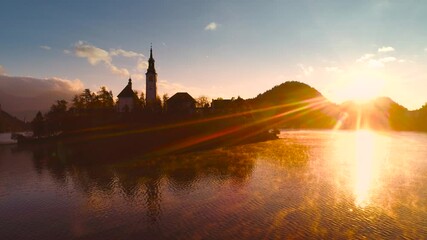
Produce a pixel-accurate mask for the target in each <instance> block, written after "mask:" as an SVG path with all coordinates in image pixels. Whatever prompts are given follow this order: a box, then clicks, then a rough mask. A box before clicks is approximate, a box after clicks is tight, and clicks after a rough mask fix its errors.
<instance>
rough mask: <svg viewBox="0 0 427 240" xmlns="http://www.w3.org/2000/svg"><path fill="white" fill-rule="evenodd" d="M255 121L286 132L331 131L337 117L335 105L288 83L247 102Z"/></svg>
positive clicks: (312, 91) (313, 91)
mask: <svg viewBox="0 0 427 240" xmlns="http://www.w3.org/2000/svg"><path fill="white" fill-rule="evenodd" d="M247 101H248V104H249V105H250V106H251V108H252V109H256V114H255V116H256V118H257V119H260V120H261V119H262V120H261V121H265V122H266V123H267V124H273V125H276V126H278V127H285V128H332V127H333V126H334V125H335V123H336V120H337V118H338V115H339V108H338V106H337V105H335V104H333V103H331V102H330V101H329V100H327V99H326V98H325V97H324V96H323V95H322V94H321V93H320V92H319V91H317V90H316V89H314V88H312V87H310V86H309V85H307V84H305V83H301V82H296V81H290V82H285V83H282V84H280V85H278V86H275V87H273V88H272V89H270V90H268V91H266V92H264V93H262V94H259V95H258V96H257V97H255V98H253V99H248V100H247Z"/></svg>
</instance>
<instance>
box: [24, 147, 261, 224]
mask: <svg viewBox="0 0 427 240" xmlns="http://www.w3.org/2000/svg"><path fill="white" fill-rule="evenodd" d="M32 151H33V164H34V168H35V169H36V171H37V172H38V173H41V172H42V171H44V170H46V171H48V172H49V174H50V175H51V177H52V179H54V180H55V182H57V183H58V184H60V185H65V184H67V182H69V181H67V180H71V182H72V183H73V184H74V186H73V187H74V188H77V189H78V190H79V191H81V192H83V193H85V194H86V195H92V193H94V192H102V193H103V194H106V195H107V196H111V195H113V194H114V193H115V192H117V190H119V193H122V194H123V196H124V197H125V198H126V200H127V201H133V202H135V203H138V202H140V201H141V200H142V201H143V202H144V206H145V207H146V209H147V215H148V216H147V217H148V221H149V222H150V223H154V222H156V220H157V218H158V217H159V215H160V212H161V206H160V202H161V194H162V183H167V184H168V185H169V188H168V189H169V190H171V191H172V192H173V193H178V192H181V191H192V190H194V189H196V188H197V182H200V181H204V180H207V181H215V182H216V183H221V182H224V181H227V180H232V182H237V183H245V182H246V180H247V179H248V178H249V177H250V175H251V172H252V170H253V168H254V156H255V155H254V154H250V153H248V152H246V151H244V149H241V148H240V147H234V148H230V149H217V150H211V151H206V152H194V153H188V154H183V155H169V156H162V157H154V158H150V159H146V158H139V157H138V156H133V157H128V156H127V157H125V159H121V158H118V157H117V156H107V155H106V154H103V152H102V151H97V150H96V149H93V150H92V151H90V152H87V151H85V154H80V153H82V151H80V150H79V149H75V147H70V146H63V145H57V146H49V147H39V148H34V149H32ZM112 158H114V159H112ZM100 159H102V161H103V162H105V163H100V162H101V161H100ZM163 179H164V180H165V181H163Z"/></svg>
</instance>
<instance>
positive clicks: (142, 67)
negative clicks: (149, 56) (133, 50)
mask: <svg viewBox="0 0 427 240" xmlns="http://www.w3.org/2000/svg"><path fill="white" fill-rule="evenodd" d="M147 67H148V63H147V61H145V60H144V59H138V63H137V64H136V69H137V70H138V71H140V72H142V71H145V70H146V69H147Z"/></svg>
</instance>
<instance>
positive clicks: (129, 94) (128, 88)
mask: <svg viewBox="0 0 427 240" xmlns="http://www.w3.org/2000/svg"><path fill="white" fill-rule="evenodd" d="M134 96H135V93H134V92H133V90H132V79H130V78H129V83H128V85H126V87H125V88H123V90H122V91H121V92H120V93H119V95H117V97H118V98H128V97H134Z"/></svg>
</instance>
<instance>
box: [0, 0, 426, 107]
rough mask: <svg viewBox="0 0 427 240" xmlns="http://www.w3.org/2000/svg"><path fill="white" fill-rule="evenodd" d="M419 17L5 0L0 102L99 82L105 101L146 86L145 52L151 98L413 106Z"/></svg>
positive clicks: (412, 6)
mask: <svg viewBox="0 0 427 240" xmlns="http://www.w3.org/2000/svg"><path fill="white" fill-rule="evenodd" d="M426 12H427V2H426V1H411V0H408V1H387V0H378V1H364V0H361V1H342V0H340V1H314V0H312V1H303V0H302V1H279V0H266V1H239V0H234V1H223V0H217V1H204V0H183V1H174V0H171V1H161V0H159V1H139V0H138V1H137V0H135V1H133V0H124V1H111V0H87V1H84V0H75V1H62V0H60V1H57V0H55V1H20V0H4V1H2V4H1V8H0V25H1V28H0V29H1V30H0V104H2V107H3V108H5V109H6V108H8V107H9V108H12V105H11V103H10V102H11V99H15V98H16V99H20V100H22V105H27V104H25V99H27V100H28V99H29V98H31V99H32V100H31V101H32V102H37V101H39V100H38V99H40V98H41V96H50V97H52V96H55V97H57V95H58V94H59V93H61V94H63V96H64V97H66V98H70V96H72V95H73V94H75V93H78V92H80V91H82V90H83V89H84V88H89V89H91V90H92V91H97V90H98V89H99V88H100V87H101V86H107V87H108V88H109V89H111V90H112V91H113V94H114V96H116V95H117V94H118V93H119V92H120V91H121V90H122V89H123V87H124V86H125V85H126V84H127V81H128V78H129V76H131V77H132V79H133V87H134V89H136V90H139V91H141V90H145V72H146V67H147V56H148V55H149V50H150V45H151V44H152V47H153V54H154V58H155V60H156V70H157V73H158V81H159V82H158V88H159V89H158V90H159V94H160V95H162V94H164V93H167V94H168V95H169V96H171V95H173V94H174V93H176V92H178V91H187V92H189V93H190V94H191V95H192V96H193V97H195V98H196V97H198V96H200V95H206V96H208V97H210V98H217V97H223V98H231V97H237V96H241V97H243V98H252V97H255V96H256V95H258V94H259V93H262V92H264V91H266V90H268V89H271V88H272V87H274V86H275V85H278V84H280V83H283V82H286V81H292V80H295V81H300V82H304V83H307V84H309V85H310V86H312V87H314V88H316V89H317V90H319V91H320V92H321V93H322V94H323V95H324V96H325V97H327V98H328V99H329V100H331V101H333V102H335V103H341V102H343V101H346V100H349V99H361V100H363V99H368V98H371V97H376V96H389V97H391V98H392V99H393V100H395V101H397V102H398V103H400V104H401V105H403V106H405V107H407V108H408V109H410V110H413V109H418V108H420V107H421V106H422V105H423V104H425V103H426V102H427V94H425V92H426V89H427V27H426V25H425V23H427V14H425V13H426ZM53 92H55V94H53ZM1 95H3V98H2V97H1ZM23 99H24V100H23ZM8 101H9V102H8ZM14 101H15V100H14ZM15 102H19V101H18V100H16V101H15ZM43 104H46V103H43ZM13 108H15V107H13ZM21 108H22V111H24V110H25V106H21ZM9 110H13V109H9Z"/></svg>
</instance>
